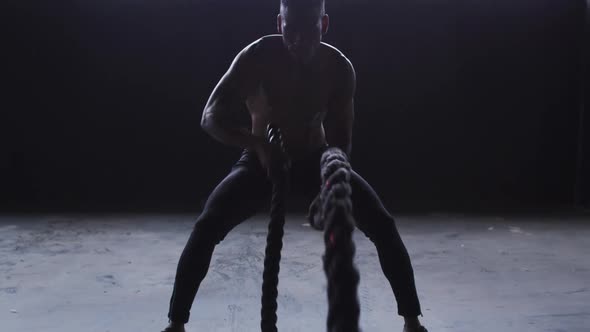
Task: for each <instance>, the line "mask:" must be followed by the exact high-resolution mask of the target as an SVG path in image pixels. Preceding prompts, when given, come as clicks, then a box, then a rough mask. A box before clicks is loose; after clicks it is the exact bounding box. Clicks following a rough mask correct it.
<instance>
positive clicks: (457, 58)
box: [0, 0, 590, 211]
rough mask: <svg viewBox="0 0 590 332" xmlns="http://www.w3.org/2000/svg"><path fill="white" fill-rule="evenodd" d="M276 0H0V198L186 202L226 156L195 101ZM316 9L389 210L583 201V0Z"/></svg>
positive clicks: (30, 207) (206, 186)
mask: <svg viewBox="0 0 590 332" xmlns="http://www.w3.org/2000/svg"><path fill="white" fill-rule="evenodd" d="M278 2H279V1H278V0H272V1H261V0H256V1H242V0H224V1H220V0H217V1H213V0H210V1H197V0H193V1H178V0H174V1H164V0H160V1H154V0H144V1H131V0H119V1H114V0H104V1H81V0H80V1H69V2H66V1H53V2H49V1H44V2H41V1H39V2H38V3H33V2H26V3H25V2H23V1H12V2H3V7H4V8H3V10H2V22H3V23H2V30H3V35H5V37H3V40H2V45H3V47H2V53H3V56H2V59H3V60H2V77H3V79H2V80H3V81H4V87H3V88H2V91H3V97H2V99H1V100H0V107H1V113H2V115H1V118H0V129H1V134H0V135H2V136H1V139H2V141H1V142H2V143H1V145H0V147H1V156H0V167H1V169H0V198H1V208H2V209H3V210H5V211H40V210H43V211H45V210H64V211H95V210H105V211H106V210H108V211H122V210H144V211H148V210H149V211H152V210H199V209H200V208H201V207H202V203H203V200H204V199H205V198H206V197H207V195H208V193H209V192H210V191H211V190H212V189H213V188H214V186H215V185H216V184H217V183H218V182H219V181H220V180H221V179H222V178H223V176H224V175H225V174H227V172H228V171H229V169H230V167H231V165H232V163H233V162H235V160H236V159H237V158H238V156H239V153H240V150H239V149H236V148H232V147H224V146H223V145H221V144H220V143H217V142H216V141H214V140H213V139H212V138H210V137H208V136H207V135H206V134H205V133H204V132H203V131H202V130H201V128H200V126H199V122H200V117H201V112H202V109H203V106H204V105H205V102H206V101H207V98H208V96H209V93H210V92H211V90H212V89H213V87H214V86H215V84H216V83H217V82H218V80H219V78H220V77H221V75H222V74H223V73H224V72H225V70H226V69H227V68H228V66H229V64H230V62H231V60H232V59H233V57H234V56H235V54H236V53H237V52H238V51H240V50H241V49H242V48H243V47H244V46H245V45H247V44H249V43H250V42H251V41H253V40H255V39H256V38H258V37H260V36H262V35H265V34H271V33H274V32H275V19H276V14H277V12H278ZM327 10H328V13H329V14H330V16H331V24H332V25H331V28H330V31H329V33H328V35H327V36H326V39H325V41H326V42H328V43H330V44H332V45H334V46H336V47H338V48H339V49H340V50H341V51H343V52H344V53H345V54H346V55H347V56H348V57H349V58H350V60H351V61H352V62H353V64H354V66H355V69H356V71H357V80H358V82H357V84H358V90H357V95H356V122H355V128H354V139H353V152H352V158H353V159H352V162H353V166H354V167H355V169H356V170H357V171H358V172H359V173H360V174H361V175H363V176H364V177H365V178H366V179H367V181H369V183H371V184H372V185H373V186H374V188H375V189H376V190H377V192H378V193H379V194H380V195H381V196H382V198H383V199H384V200H385V201H386V204H388V206H389V207H390V208H391V209H392V210H395V211H432V210H441V209H443V210H449V211H451V210H461V211H465V210H474V209H507V208H510V209H514V208H516V209H535V208H563V207H572V206H573V205H574V203H577V204H579V205H583V204H586V205H588V203H589V201H590V199H589V196H590V177H589V176H587V175H588V174H590V159H589V157H588V156H590V140H589V136H590V133H589V132H590V114H586V116H585V117H582V116H581V115H582V113H583V105H584V104H583V96H584V92H586V94H588V92H589V91H588V85H586V86H583V85H582V81H583V80H584V79H585V80H587V81H588V80H589V79H590V74H589V71H588V66H587V64H586V65H584V60H586V59H587V58H588V56H589V55H588V54H589V53H588V51H587V50H588V41H589V39H590V35H589V34H588V32H586V35H585V36H584V20H585V16H586V15H587V10H586V4H585V1H584V0H561V1H555V0H503V1H498V0H480V1H450V0H448V1H426V0H423V1H408V0H402V1H360V0H348V1H336V0H332V1H330V0H328V2H327ZM584 45H585V47H586V51H585V52H586V53H585V55H584V51H583V49H584ZM584 134H585V135H584ZM582 143H584V144H582Z"/></svg>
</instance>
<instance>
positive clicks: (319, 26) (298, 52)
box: [277, 0, 329, 63]
mask: <svg viewBox="0 0 590 332" xmlns="http://www.w3.org/2000/svg"><path fill="white" fill-rule="evenodd" d="M328 24H329V18H328V15H327V14H326V9H325V1H324V0H281V11H280V13H279V15H278V16H277V30H278V32H279V33H280V34H282V35H283V43H284V44H285V47H286V48H287V50H288V51H289V54H290V55H291V56H292V57H293V58H294V59H295V60H296V61H298V62H301V63H307V62H309V61H310V60H311V58H313V56H314V55H315V53H316V51H317V49H318V48H319V47H320V43H321V41H322V36H323V35H324V34H326V32H327V31H328Z"/></svg>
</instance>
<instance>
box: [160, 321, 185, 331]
mask: <svg viewBox="0 0 590 332" xmlns="http://www.w3.org/2000/svg"><path fill="white" fill-rule="evenodd" d="M162 332H185V331H184V324H181V323H174V322H170V324H168V326H167V327H166V328H165V329H164V330H163V331H162Z"/></svg>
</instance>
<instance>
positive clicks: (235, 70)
mask: <svg viewBox="0 0 590 332" xmlns="http://www.w3.org/2000/svg"><path fill="white" fill-rule="evenodd" d="M257 45H258V42H254V43H252V44H250V45H248V46H247V47H246V48H244V49H243V50H242V51H241V52H240V53H239V54H238V55H237V56H236V57H235V58H234V60H233V62H232V64H231V66H230V67H229V69H228V70H227V72H226V73H225V74H224V75H223V77H222V78H221V80H220V81H219V83H217V86H215V88H214V89H213V92H212V93H211V96H210V97H209V100H208V101H207V104H206V105H205V109H204V110H203V116H202V118H201V127H202V128H203V130H205V132H207V133H208V134H209V135H210V136H212V137H213V138H215V139H216V140H218V141H220V142H222V143H224V144H227V145H231V146H236V147H240V148H255V147H256V146H257V145H258V144H259V143H260V142H261V141H262V140H263V138H261V137H258V136H254V135H252V133H251V132H250V130H248V128H246V127H243V126H242V127H241V126H240V125H238V124H237V123H238V119H240V118H243V117H244V115H243V114H240V112H243V111H244V108H245V105H244V101H245V100H246V98H247V96H248V92H249V91H250V90H251V89H252V87H253V86H254V84H255V82H254V81H255V79H254V77H256V76H255V75H256V64H255V59H254V54H253V53H254V52H255V50H256V47H257Z"/></svg>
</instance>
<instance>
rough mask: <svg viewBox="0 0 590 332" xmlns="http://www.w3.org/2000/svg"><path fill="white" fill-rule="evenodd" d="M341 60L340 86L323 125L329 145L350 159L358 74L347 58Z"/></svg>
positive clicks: (329, 105) (336, 90) (338, 76)
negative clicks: (338, 149)
mask: <svg viewBox="0 0 590 332" xmlns="http://www.w3.org/2000/svg"><path fill="white" fill-rule="evenodd" d="M341 60H342V62H343V64H342V65H341V66H340V68H341V69H339V70H338V74H337V75H336V76H337V77H336V82H337V84H338V86H337V87H336V89H335V91H334V93H333V96H332V98H331V100H330V103H329V104H328V111H327V114H326V117H325V119H324V123H323V124H324V130H325V132H326V140H327V141H328V145H329V146H334V147H338V148H340V149H342V151H344V152H345V153H346V154H347V155H348V158H349V159H350V153H351V149H352V126H353V122H354V93H355V91H356V73H355V71H354V67H353V66H352V63H350V61H349V60H348V59H347V58H346V57H344V56H343V55H342V59H341Z"/></svg>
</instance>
